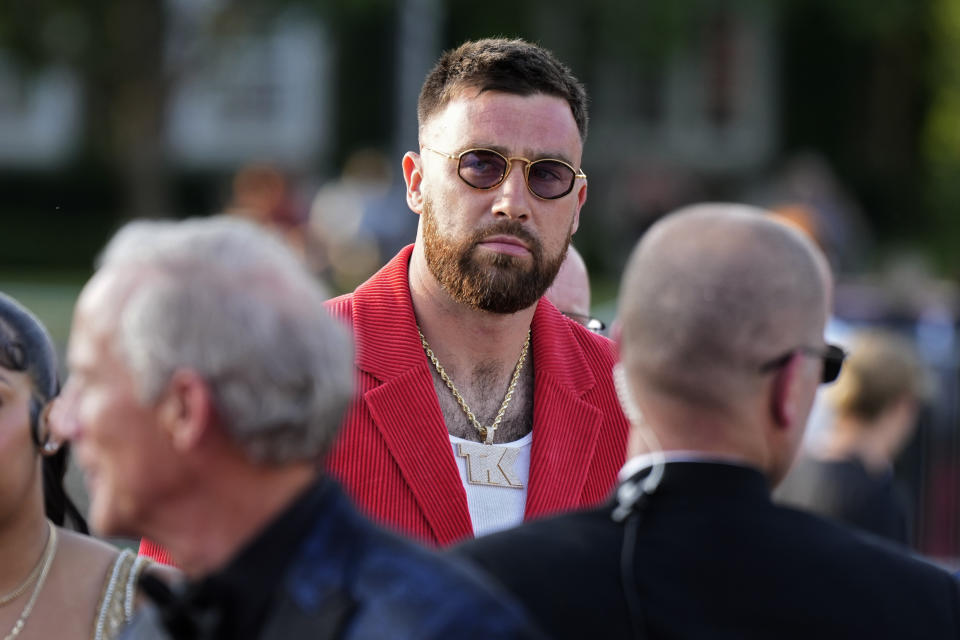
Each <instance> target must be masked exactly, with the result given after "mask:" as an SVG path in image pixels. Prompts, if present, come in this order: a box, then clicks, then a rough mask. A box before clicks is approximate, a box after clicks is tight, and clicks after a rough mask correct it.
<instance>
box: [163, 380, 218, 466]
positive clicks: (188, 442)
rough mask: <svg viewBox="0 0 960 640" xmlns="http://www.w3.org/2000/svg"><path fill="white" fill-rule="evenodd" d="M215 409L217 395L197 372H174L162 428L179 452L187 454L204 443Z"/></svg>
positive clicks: (164, 401) (166, 394)
mask: <svg viewBox="0 0 960 640" xmlns="http://www.w3.org/2000/svg"><path fill="white" fill-rule="evenodd" d="M213 409H214V404H213V392H212V391H211V389H210V386H209V385H208V384H207V382H206V381H205V380H204V379H203V378H201V377H200V375H199V374H198V373H197V372H196V371H193V370H190V369H178V370H177V371H175V372H174V374H173V375H172V376H171V377H170V382H169V383H168V384H167V389H166V392H165V393H164V395H163V398H162V399H161V400H160V407H159V410H160V420H161V425H162V428H163V429H164V430H165V431H166V433H167V434H168V436H169V438H170V442H171V444H172V445H173V448H174V449H175V450H177V451H178V452H181V453H182V452H186V451H189V450H191V449H194V448H195V447H196V446H197V445H198V444H199V443H200V441H201V440H202V439H203V437H204V435H205V434H207V432H208V430H209V429H210V428H211V425H212V423H213V418H214V410H213Z"/></svg>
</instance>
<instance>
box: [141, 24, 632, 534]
mask: <svg viewBox="0 0 960 640" xmlns="http://www.w3.org/2000/svg"><path fill="white" fill-rule="evenodd" d="M417 112H418V120H419V137H420V149H419V150H418V152H414V151H410V152H408V153H406V154H405V155H404V157H403V175H404V179H405V180H406V185H407V190H406V198H407V204H408V206H409V207H410V209H411V210H412V211H413V212H414V213H416V214H417V215H419V216H420V221H419V225H418V229H417V236H416V241H415V242H414V244H413V245H411V246H408V247H406V248H405V249H403V250H402V251H401V252H400V253H399V254H398V255H397V256H396V257H395V258H393V259H392V260H391V261H390V262H389V263H388V264H387V265H386V266H385V267H383V268H382V269H381V270H380V271H379V272H378V273H377V274H375V275H374V276H373V277H371V278H370V280H368V281H367V282H365V283H364V284H362V285H360V286H359V287H358V288H357V290H356V291H355V292H354V293H352V294H348V295H345V296H342V297H340V298H336V299H334V300H332V301H330V307H331V310H332V312H333V313H334V315H336V316H338V317H339V318H341V319H342V320H343V321H344V322H345V323H346V324H347V325H348V326H349V327H350V328H351V330H352V331H353V334H354V340H355V345H356V368H357V371H356V374H357V397H356V399H355V400H354V402H353V404H352V406H351V408H350V409H349V411H348V413H347V416H346V418H345V421H344V423H343V427H342V430H341V432H340V436H339V439H338V440H337V442H336V443H335V445H334V447H333V450H332V451H331V452H330V455H329V457H328V460H327V464H328V467H329V470H330V471H331V473H332V475H334V476H335V477H337V478H338V479H339V480H340V482H341V483H342V484H343V486H344V488H345V489H346V491H347V493H348V494H349V495H350V497H351V498H353V500H354V501H355V502H356V504H357V505H358V506H359V507H360V509H361V510H362V511H364V512H365V513H366V514H368V515H369V516H371V517H372V518H374V519H375V520H377V521H379V522H381V523H382V524H385V525H386V526H388V527H390V528H392V529H394V530H397V531H400V532H402V533H404V534H406V535H409V536H412V537H414V538H416V539H419V540H421V541H423V542H426V543H428V544H432V545H448V544H451V543H454V542H456V541H459V540H462V539H464V538H469V537H472V536H474V535H481V534H484V533H489V532H492V531H497V530H500V529H504V528H508V527H511V526H514V525H517V524H520V523H521V522H523V521H524V520H527V519H530V518H534V517H538V516H542V515H546V514H551V513H556V512H559V511H565V510H570V509H575V508H580V507H586V506H592V505H595V504H597V503H599V502H600V501H602V500H603V499H604V498H605V497H606V496H607V494H608V492H609V491H610V490H611V488H612V487H613V485H614V483H615V481H616V474H617V471H618V470H619V468H620V465H621V464H622V463H623V461H624V458H625V455H626V436H627V422H626V419H625V418H624V416H623V414H622V412H621V410H620V408H619V405H618V402H617V398H616V394H615V391H614V387H613V382H612V378H611V373H610V372H611V368H612V366H613V364H614V361H615V349H614V347H613V345H612V343H611V342H610V341H609V340H607V339H606V338H603V337H601V336H598V335H595V334H593V333H591V332H590V331H588V330H587V329H585V328H584V327H582V326H580V325H578V324H577V323H576V322H573V321H572V320H569V319H567V318H566V317H564V316H563V315H562V314H561V313H560V312H559V311H558V310H557V309H556V308H555V307H554V306H553V305H552V304H551V303H550V302H548V301H547V300H546V299H545V298H543V297H542V296H543V294H544V292H545V291H546V290H547V288H548V287H549V286H550V284H551V282H552V281H553V279H554V277H555V276H556V274H557V271H558V269H559V268H560V265H561V263H562V262H563V259H564V256H565V254H566V251H567V246H568V245H569V243H570V238H571V236H572V234H573V233H574V232H575V231H576V230H577V226H578V225H579V222H580V209H581V207H583V204H584V202H585V201H586V198H587V176H586V174H585V173H584V170H583V167H582V165H581V155H582V152H583V141H584V139H585V137H586V133H587V108H586V93H585V91H584V89H583V86H582V85H581V84H580V83H579V82H578V81H577V80H576V78H574V77H573V75H572V74H571V73H570V70H569V69H568V68H567V67H566V66H564V65H563V64H562V63H560V62H559V61H558V60H557V59H556V58H555V57H554V56H553V54H551V53H550V52H548V51H546V50H544V49H542V48H540V47H538V46H535V45H532V44H530V43H527V42H524V41H522V40H506V39H488V40H480V41H475V42H467V43H465V44H463V45H461V46H460V47H459V48H457V49H454V50H452V51H448V52H446V53H445V54H444V55H443V56H442V57H441V58H440V60H439V61H438V62H437V64H436V66H435V67H434V68H433V69H432V70H431V71H430V73H429V74H428V75H427V78H426V81H425V82H424V85H423V89H422V90H421V93H420V98H419V103H418V109H417ZM143 550H144V551H148V552H149V548H144V549H143Z"/></svg>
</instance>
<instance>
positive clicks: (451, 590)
mask: <svg viewBox="0 0 960 640" xmlns="http://www.w3.org/2000/svg"><path fill="white" fill-rule="evenodd" d="M293 510H296V511H293ZM293 513H295V514H296V516H295V517H294V518H293V519H292V520H291V519H289V518H288V519H286V520H282V519H283V518H285V517H286V516H290V515H291V514H293ZM279 524H283V525H291V526H293V527H294V528H295V529H299V531H290V530H289V529H290V526H282V527H281V526H279ZM291 533H292V534H294V535H293V537H295V538H299V539H298V541H297V542H292V541H291V539H292V538H291V535H290V534H291ZM277 547H281V548H277ZM264 560H272V564H271V565H269V566H265V565H264ZM446 560H449V558H446V559H444V558H440V557H438V556H437V555H436V554H434V553H432V552H430V551H427V550H426V549H423V548H422V547H419V546H417V545H415V544H413V543H412V542H409V541H407V540H403V539H401V538H399V537H397V536H394V535H392V534H389V533H387V532H385V531H382V530H381V529H379V528H378V527H376V526H374V525H373V524H372V523H370V522H369V521H368V520H366V518H364V517H362V516H361V515H360V514H358V513H357V512H356V510H355V509H354V508H353V506H352V505H351V504H350V501H349V500H348V499H347V497H346V496H345V495H343V493H342V491H341V490H340V489H339V487H337V486H336V485H335V484H334V483H333V482H325V483H323V484H321V485H318V486H317V488H315V489H313V490H311V493H310V494H309V495H305V496H304V497H303V498H301V500H300V501H298V503H297V504H295V505H294V506H293V507H292V508H291V509H288V510H287V511H286V512H285V514H283V515H281V516H280V518H278V520H276V521H274V523H273V525H271V526H268V527H267V528H266V529H265V530H264V531H263V532H261V534H260V535H259V536H258V537H257V539H255V540H254V541H253V542H252V543H250V544H249V545H248V546H247V548H246V549H245V550H243V551H242V552H241V553H240V554H239V555H238V556H237V557H236V558H234V559H233V560H232V561H231V563H230V564H229V566H228V567H226V568H225V569H223V570H221V571H220V572H218V573H217V574H215V575H214V576H207V577H206V578H204V579H203V580H202V581H200V582H199V583H192V584H191V585H186V586H184V585H179V587H178V589H177V591H178V593H176V594H168V595H167V597H165V598H164V600H166V602H157V604H156V605H153V606H146V607H143V608H142V610H141V611H140V612H139V613H138V615H137V616H136V617H135V618H134V620H133V621H132V622H131V624H130V626H129V627H128V628H127V630H126V631H125V632H124V635H123V636H122V637H123V638H127V639H129V640H161V639H167V638H176V639H177V640H187V639H188V638H195V639H197V640H226V638H229V639H230V640H235V639H236V638H237V637H238V636H240V635H242V636H243V637H245V638H246V637H255V638H259V639H262V640H296V639H299V638H310V639H334V638H339V639H343V640H380V639H382V638H390V639H395V640H428V639H436V640H446V639H447V638H464V639H467V638H470V639H475V640H487V639H488V638H514V639H517V640H519V639H530V640H539V639H540V638H542V636H541V635H540V633H539V631H537V630H536V629H534V628H533V627H532V625H530V623H529V621H528V618H527V616H526V614H525V613H524V612H523V610H522V609H521V608H520V607H519V606H518V605H517V604H516V603H515V602H514V601H512V600H511V599H510V598H509V597H508V596H506V595H505V594H504V593H503V591H501V590H500V589H499V588H497V587H496V586H495V585H493V584H491V582H490V581H489V579H488V578H487V577H486V576H483V575H481V574H480V573H479V572H478V571H476V569H475V568H473V567H470V566H468V565H466V563H464V562H462V561H460V562H456V563H451V562H447V561H446ZM248 614H255V615H248ZM238 625H243V628H240V629H237V628H236V627H237V626H238ZM258 626H259V628H257V627H258ZM191 628H192V629H194V631H191Z"/></svg>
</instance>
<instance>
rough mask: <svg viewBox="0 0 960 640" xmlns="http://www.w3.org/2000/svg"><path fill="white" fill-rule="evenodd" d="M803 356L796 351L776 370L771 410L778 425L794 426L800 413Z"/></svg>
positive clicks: (771, 396) (771, 393) (771, 391)
mask: <svg viewBox="0 0 960 640" xmlns="http://www.w3.org/2000/svg"><path fill="white" fill-rule="evenodd" d="M802 366H803V357H802V356H801V355H800V354H799V353H794V354H793V355H792V356H791V357H790V359H789V360H788V361H787V363H786V364H785V365H783V366H782V367H780V368H779V369H777V370H776V372H775V373H774V376H773V384H772V386H771V389H770V412H771V415H772V416H773V422H774V424H775V425H777V426H778V427H781V428H784V429H787V428H789V427H791V426H794V423H796V421H797V418H798V417H799V415H800V406H799V401H800V383H801V375H800V374H801V373H802V372H801V370H800V368H801V367H802Z"/></svg>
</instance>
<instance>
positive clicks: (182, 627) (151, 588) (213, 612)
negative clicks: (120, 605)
mask: <svg viewBox="0 0 960 640" xmlns="http://www.w3.org/2000/svg"><path fill="white" fill-rule="evenodd" d="M140 587H141V589H142V590H143V592H144V594H145V595H146V596H147V598H149V599H150V600H151V601H152V603H153V606H154V608H155V609H156V612H157V614H158V615H157V617H158V618H159V622H160V624H161V625H162V631H163V632H164V633H165V634H166V635H167V637H169V638H176V639H177V640H215V639H216V638H217V637H218V629H219V628H220V621H221V618H222V612H221V610H220V607H219V606H218V602H217V598H215V597H214V594H212V593H210V589H203V588H199V587H197V586H196V585H189V584H183V585H177V586H175V587H173V588H171V587H170V586H168V585H167V584H166V583H165V582H163V581H162V580H160V579H158V578H155V577H153V576H151V575H149V574H146V573H145V574H144V575H143V576H142V577H141V578H140ZM158 631H161V630H158Z"/></svg>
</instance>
